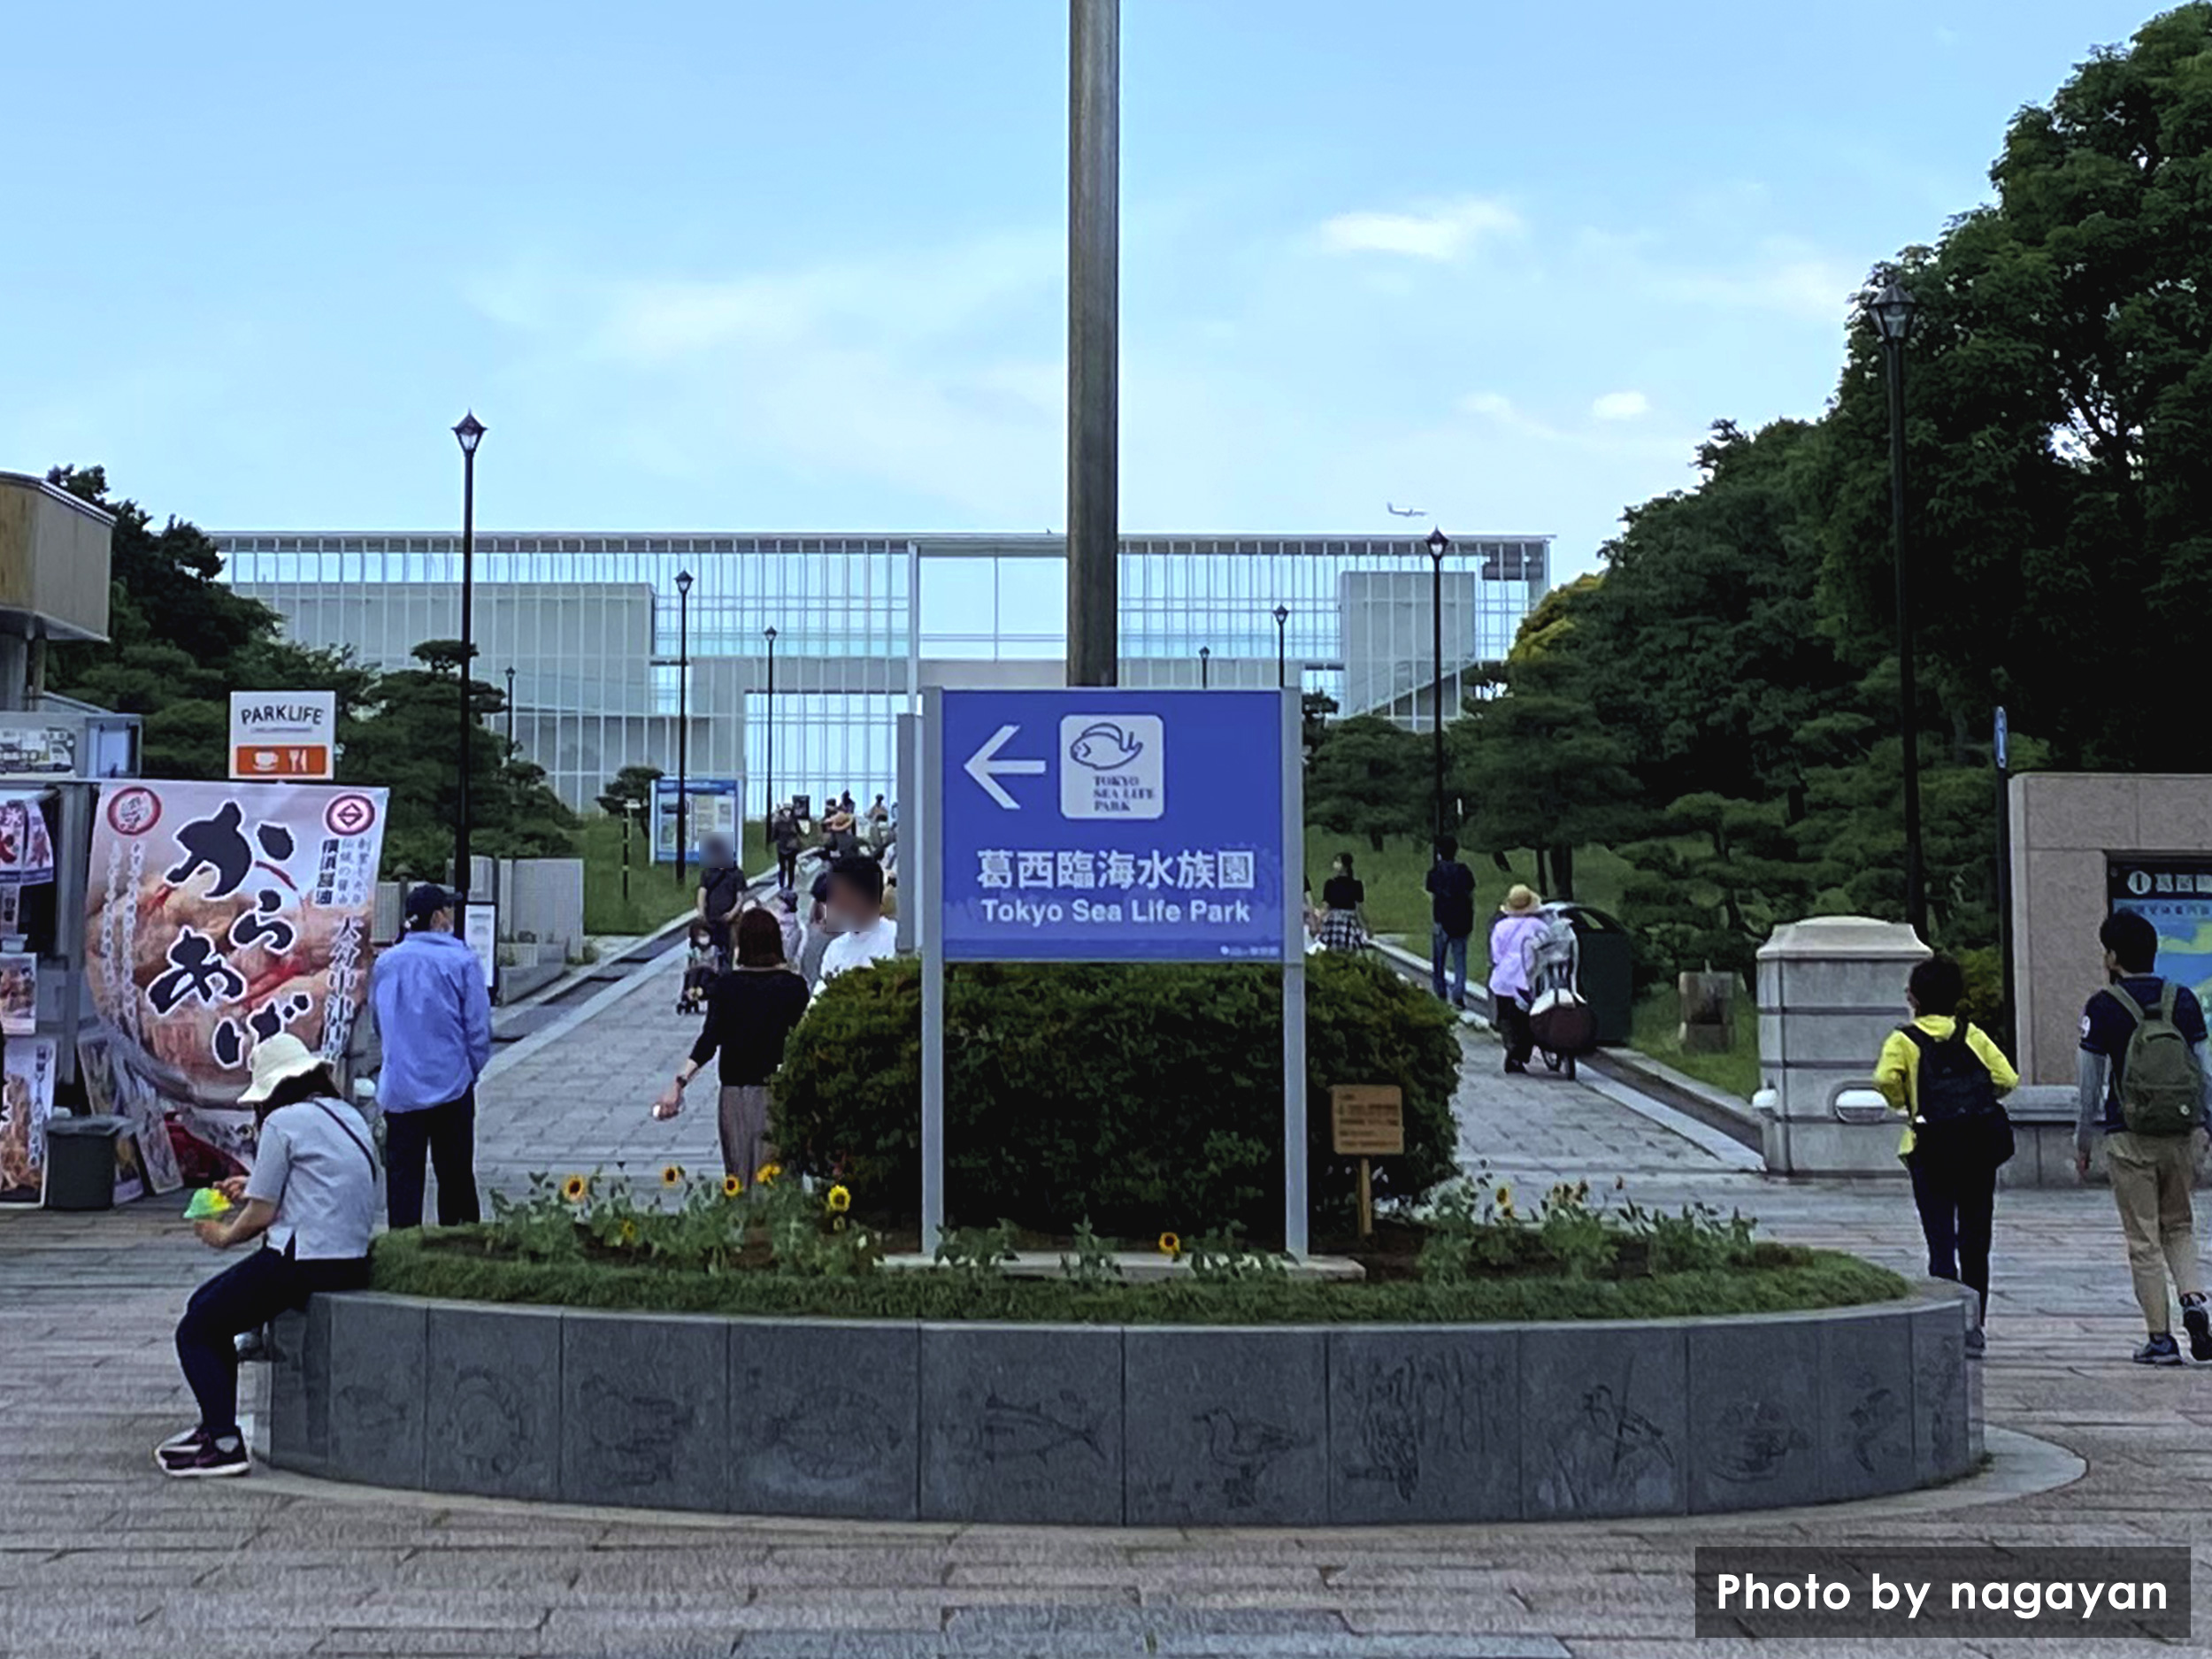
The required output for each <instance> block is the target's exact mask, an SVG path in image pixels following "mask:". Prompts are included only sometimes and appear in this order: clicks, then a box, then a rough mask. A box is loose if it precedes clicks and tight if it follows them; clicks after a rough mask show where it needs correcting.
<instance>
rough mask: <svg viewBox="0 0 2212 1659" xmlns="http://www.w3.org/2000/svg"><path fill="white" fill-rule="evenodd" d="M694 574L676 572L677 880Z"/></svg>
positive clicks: (686, 790) (684, 855) (683, 859)
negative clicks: (692, 576) (692, 575)
mask: <svg viewBox="0 0 2212 1659" xmlns="http://www.w3.org/2000/svg"><path fill="white" fill-rule="evenodd" d="M690 809H691V572H689V571H678V572H676V880H677V883H678V884H679V885H681V884H682V882H683V880H684V879H685V878H686V877H687V875H688V874H689V873H690V869H691V837H690V816H691V815H690Z"/></svg>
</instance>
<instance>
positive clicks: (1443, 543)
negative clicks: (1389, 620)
mask: <svg viewBox="0 0 2212 1659" xmlns="http://www.w3.org/2000/svg"><path fill="white" fill-rule="evenodd" d="M1428 549H1429V624H1430V631H1431V639H1430V657H1429V660H1430V663H1431V664H1432V666H1433V667H1434V668H1435V670H1436V687H1435V700H1434V702H1433V703H1432V710H1433V711H1434V713H1433V719H1432V724H1433V725H1434V726H1435V727H1436V732H1435V744H1436V810H1435V820H1436V827H1435V833H1436V834H1438V835H1442V834H1443V833H1444V556H1445V555H1446V554H1447V553H1448V552H1450V551H1451V550H1452V539H1451V537H1449V536H1448V535H1446V534H1444V531H1443V527H1442V526H1438V527H1437V528H1435V529H1433V530H1432V531H1430V532H1429V539H1428Z"/></svg>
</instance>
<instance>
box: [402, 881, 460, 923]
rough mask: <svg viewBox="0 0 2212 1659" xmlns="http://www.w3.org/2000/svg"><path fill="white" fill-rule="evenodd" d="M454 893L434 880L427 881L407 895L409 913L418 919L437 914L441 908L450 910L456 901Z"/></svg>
mask: <svg viewBox="0 0 2212 1659" xmlns="http://www.w3.org/2000/svg"><path fill="white" fill-rule="evenodd" d="M455 902H456V901H455V899H454V897H453V895H452V894H450V893H449V892H448V891H446V889H445V888H443V887H440V886H439V885H438V884H437V883H436V882H434V881H426V882H424V883H423V884H422V885H421V886H420V887H417V888H416V889H415V890H414V891H413V892H411V893H410V894H409V895H407V914H408V915H409V916H411V917H412V918H415V919H417V920H420V919H421V918H423V917H426V916H435V915H436V914H437V913H438V912H439V911H440V910H451V909H452V908H453V906H454V903H455Z"/></svg>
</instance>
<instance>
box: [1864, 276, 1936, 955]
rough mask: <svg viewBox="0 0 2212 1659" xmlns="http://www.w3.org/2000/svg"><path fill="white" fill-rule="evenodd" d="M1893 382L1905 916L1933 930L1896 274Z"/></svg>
mask: <svg viewBox="0 0 2212 1659" xmlns="http://www.w3.org/2000/svg"><path fill="white" fill-rule="evenodd" d="M1872 309H1873V312H1874V326H1875V330H1876V332H1877V333H1878V334H1879V335H1880V337H1881V342H1882V358H1883V365H1884V368H1885V370H1886V378H1887V379H1888V381H1889V507H1890V535H1891V541H1892V542H1893V553H1894V555H1895V557H1896V560H1897V734H1898V737H1899V738H1900V739H1901V741H1902V744H1903V748H1904V755H1903V760H1904V766H1905V802H1904V805H1905V919H1906V921H1908V922H1909V923H1910V924H1911V925H1912V930H1913V932H1914V933H1917V934H1919V935H1920V937H1922V938H1923V939H1925V938H1926V937H1927V935H1928V895H1927V886H1926V877H1925V872H1924V866H1923V864H1922V861H1921V853H1920V710H1919V701H1920V698H1919V686H1918V683H1917V676H1916V674H1915V673H1914V672H1913V654H1912V584H1911V579H1910V567H1909V565H1908V563H1907V552H1906V545H1905V342H1907V341H1909V339H1911V338H1912V326H1913V318H1914V312H1915V311H1916V309H1917V307H1916V305H1915V303H1914V302H1913V296H1912V295H1911V293H1910V291H1909V290H1908V289H1907V288H1906V287H1905V285H1904V284H1903V283H1901V282H1900V281H1898V280H1897V279H1896V278H1894V277H1892V278H1891V279H1890V280H1889V282H1888V285H1887V286H1886V287H1885V288H1883V289H1882V291H1881V293H1879V294H1878V295H1877V296H1875V299H1874V304H1873V307H1872Z"/></svg>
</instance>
